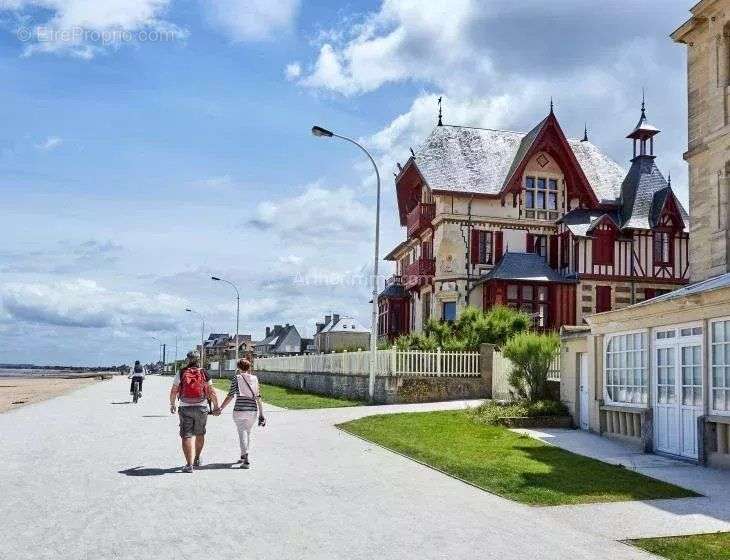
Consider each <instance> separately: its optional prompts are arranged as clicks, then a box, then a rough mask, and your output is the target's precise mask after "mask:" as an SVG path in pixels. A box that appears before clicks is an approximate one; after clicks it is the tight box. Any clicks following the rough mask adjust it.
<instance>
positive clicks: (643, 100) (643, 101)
mask: <svg viewBox="0 0 730 560" xmlns="http://www.w3.org/2000/svg"><path fill="white" fill-rule="evenodd" d="M641 117H642V118H644V119H645V118H646V92H645V91H644V88H643V87H642V88H641Z"/></svg>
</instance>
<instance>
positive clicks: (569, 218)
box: [558, 208, 621, 237]
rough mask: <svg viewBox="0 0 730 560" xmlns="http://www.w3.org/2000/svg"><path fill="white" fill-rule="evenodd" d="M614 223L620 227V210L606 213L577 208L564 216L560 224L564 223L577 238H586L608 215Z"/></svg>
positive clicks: (559, 221)
mask: <svg viewBox="0 0 730 560" xmlns="http://www.w3.org/2000/svg"><path fill="white" fill-rule="evenodd" d="M607 214H608V216H609V217H610V218H611V219H612V220H613V221H614V223H615V224H616V226H617V227H619V226H620V223H621V216H620V214H619V212H618V210H613V211H611V212H606V211H604V210H586V209H581V208H577V209H575V210H571V211H570V212H568V213H567V214H565V216H563V217H562V218H561V219H560V220H558V223H561V222H562V223H564V224H565V225H566V226H567V228H568V229H569V230H570V232H571V233H572V234H573V235H575V236H576V237H586V236H588V234H589V233H590V231H591V230H592V229H593V228H594V227H595V225H596V224H597V223H598V222H599V221H600V219H601V218H602V217H603V216H605V215H607Z"/></svg>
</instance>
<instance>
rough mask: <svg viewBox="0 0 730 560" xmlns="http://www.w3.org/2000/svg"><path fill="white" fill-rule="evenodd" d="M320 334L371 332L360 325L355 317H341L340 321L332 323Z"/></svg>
mask: <svg viewBox="0 0 730 560" xmlns="http://www.w3.org/2000/svg"><path fill="white" fill-rule="evenodd" d="M320 332H352V333H369V332H370V330H369V329H366V328H365V327H363V326H362V325H360V324H359V323H358V322H357V321H356V320H355V319H354V318H353V317H340V319H339V321H337V322H336V323H331V324H330V325H329V326H328V327H325V328H324V329H323V330H322V331H320Z"/></svg>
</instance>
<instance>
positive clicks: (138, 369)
mask: <svg viewBox="0 0 730 560" xmlns="http://www.w3.org/2000/svg"><path fill="white" fill-rule="evenodd" d="M146 370H147V368H145V367H144V366H143V365H142V364H140V363H139V360H136V361H135V362H134V367H133V368H132V373H130V374H129V378H130V379H131V380H132V383H130V385H129V394H130V395H132V394H134V382H135V381H136V382H137V383H139V397H140V398H142V382H143V381H144V376H145V375H146V374H147V371H146Z"/></svg>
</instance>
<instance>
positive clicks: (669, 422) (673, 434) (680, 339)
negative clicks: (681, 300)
mask: <svg viewBox="0 0 730 560" xmlns="http://www.w3.org/2000/svg"><path fill="white" fill-rule="evenodd" d="M663 332H664V333H668V334H667V335H666V338H662V339H658V340H657V341H656V349H655V354H654V356H655V361H654V380H655V384H654V388H655V390H654V443H655V446H656V450H657V451H660V452H663V453H670V454H672V455H678V456H682V457H688V458H690V459H696V458H697V456H698V449H697V418H699V417H700V416H701V415H702V342H701V337H699V336H697V335H696V334H695V333H697V330H696V328H695V329H690V328H684V329H677V330H676V331H674V330H669V331H663ZM683 332H688V333H689V332H691V333H693V334H692V335H687V336H681V334H682V333H683ZM677 335H679V336H677Z"/></svg>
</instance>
